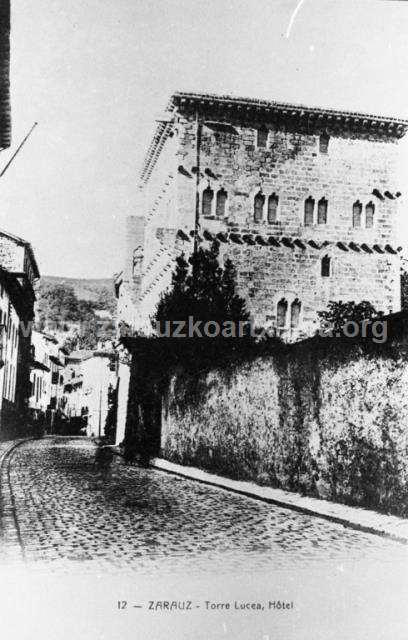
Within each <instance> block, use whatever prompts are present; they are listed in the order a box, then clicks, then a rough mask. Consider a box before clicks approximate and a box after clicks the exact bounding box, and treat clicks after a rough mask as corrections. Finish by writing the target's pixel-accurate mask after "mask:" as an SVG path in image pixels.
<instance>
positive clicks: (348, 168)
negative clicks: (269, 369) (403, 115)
mask: <svg viewBox="0 0 408 640" xmlns="http://www.w3.org/2000/svg"><path fill="white" fill-rule="evenodd" d="M222 117H223V116H219V118H220V119H222ZM224 119H225V122H226V123H227V124H228V127H227V128H226V130H222V129H221V130H220V128H219V127H218V128H217V126H213V125H211V124H210V125H209V126H206V125H203V127H202V135H201V145H200V176H199V192H200V198H201V200H200V233H201V237H202V236H203V231H204V230H205V229H207V230H209V231H210V232H211V233H213V234H214V235H216V234H218V233H226V232H235V233H240V234H243V235H245V234H251V235H252V237H253V238H256V236H257V235H260V236H262V237H263V238H264V239H265V240H266V242H265V244H268V242H267V240H268V238H271V237H274V238H276V239H278V240H280V239H282V238H287V239H289V240H295V239H296V240H298V241H299V240H300V241H301V242H303V245H304V246H302V247H301V246H295V247H292V248H290V247H286V246H282V245H281V246H258V245H256V246H251V245H250V244H248V243H246V242H244V243H242V244H234V243H232V242H229V243H224V244H223V243H221V254H222V256H223V257H224V258H225V257H227V256H228V257H230V258H231V259H232V260H233V262H234V264H235V266H236V269H237V272H238V285H239V291H240V293H241V295H243V296H244V297H245V298H246V300H247V303H248V308H249V310H250V311H251V314H252V316H253V317H254V319H255V321H256V322H257V323H258V324H260V325H268V324H272V325H274V324H276V313H277V301H278V300H280V299H282V298H285V300H287V301H288V303H289V307H290V304H291V302H292V301H293V300H296V299H298V300H300V302H301V318H300V320H301V326H300V328H299V329H298V330H296V331H295V333H296V332H297V333H298V334H300V335H301V334H303V333H306V334H310V333H312V332H313V330H314V328H315V326H316V321H317V312H318V311H319V310H323V309H324V308H325V307H326V306H327V303H328V301H329V300H345V301H349V300H354V301H356V302H359V301H361V300H368V301H369V302H371V303H372V304H373V305H374V306H375V307H376V308H377V309H378V310H381V311H384V312H386V313H388V312H392V311H396V310H398V309H399V308H400V286H399V276H400V273H399V272H400V265H399V259H398V256H397V255H396V248H397V245H398V238H397V231H396V229H397V225H396V221H397V217H398V212H399V207H400V203H401V199H400V198H399V197H398V196H397V195H396V194H398V193H399V188H400V186H401V185H400V184H399V183H398V175H399V174H398V168H399V162H400V144H399V141H398V140H397V139H396V138H393V137H389V136H387V135H383V136H380V135H378V134H375V133H371V132H370V130H369V129H368V130H367V131H365V132H362V133H357V132H355V131H352V130H350V131H341V130H336V129H335V128H334V129H333V130H332V131H329V133H330V139H329V145H328V152H327V153H321V152H320V150H319V134H320V133H321V132H320V131H319V130H318V128H317V129H316V130H315V131H314V132H307V131H301V132H299V131H296V130H293V128H292V129H290V128H289V127H288V126H286V124H285V122H277V123H276V122H275V123H273V122H269V123H266V126H267V128H268V141H267V146H266V148H258V147H257V129H258V127H260V126H261V123H260V122H259V123H258V122H251V123H248V122H244V121H241V122H240V121H238V120H235V121H230V120H228V117H227V116H226V115H225V116H224ZM203 120H205V118H204V117H203ZM263 124H265V123H263ZM196 138H197V124H196V121H195V117H194V115H193V114H191V115H189V114H188V113H182V114H179V120H178V123H177V126H176V127H175V129H174V135H173V137H172V138H169V139H168V140H167V141H166V142H165V144H164V147H163V150H162V151H161V153H160V155H159V158H158V161H157V163H156V165H155V167H154V169H153V171H152V173H151V175H150V177H149V179H148V180H147V181H146V183H145V184H144V185H143V186H142V194H143V196H142V205H141V211H140V213H141V214H143V215H144V216H145V250H144V258H143V273H142V284H141V291H142V293H141V300H140V306H139V311H138V313H139V316H140V322H141V324H143V323H144V324H145V325H146V324H148V321H147V319H148V317H149V316H150V315H152V313H154V310H155V306H156V304H157V301H158V298H159V295H160V293H161V292H162V291H163V290H164V289H165V288H166V287H167V286H168V285H169V283H170V280H171V271H172V268H173V265H174V258H175V256H176V255H177V254H178V253H179V252H180V251H181V250H184V251H185V252H186V253H187V254H189V253H190V252H191V251H192V245H193V243H192V241H190V242H187V241H184V242H180V239H179V238H177V230H178V229H183V230H184V232H185V233H186V234H187V235H189V234H190V232H191V231H192V230H193V229H194V220H195V202H196V175H197V167H196V165H197V148H196ZM208 186H210V187H211V189H212V190H213V191H214V201H215V197H216V193H217V191H218V190H219V189H221V188H223V189H225V191H226V192H227V194H228V197H227V203H226V210H225V216H224V217H221V218H217V217H216V215H215V207H213V211H212V214H214V215H211V216H205V217H204V216H203V215H202V192H203V190H204V189H205V188H207V187H208ZM259 190H262V193H263V194H264V195H265V198H266V202H267V198H268V195H270V194H272V193H274V194H276V195H277V196H278V198H279V205H278V210H277V220H276V222H272V223H268V221H267V211H266V208H267V205H266V204H265V207H264V215H263V219H262V220H261V221H260V222H255V221H254V197H255V195H256V193H258V192H259ZM373 190H378V192H379V193H380V194H382V195H381V197H378V196H375V195H373ZM386 191H387V192H389V193H390V194H391V195H392V197H386V196H384V195H383V194H384V193H385V192H386ZM309 196H311V197H313V198H314V200H315V219H314V224H313V225H311V226H305V225H304V203H305V199H306V198H308V197H309ZM321 198H326V199H327V202H328V209H327V223H326V224H317V218H316V216H317V203H318V201H319V200H320V199H321ZM357 200H359V201H360V203H361V204H362V207H363V214H362V220H363V223H362V227H361V228H354V227H353V225H352V210H353V203H354V202H356V201H357ZM370 202H371V203H372V204H373V205H374V207H375V212H374V226H373V228H365V227H364V210H365V206H366V205H367V204H368V203H370ZM309 241H313V242H314V243H315V246H312V247H311V246H309V245H308V244H307V243H308V242H309ZM338 242H341V243H343V244H344V245H346V248H345V249H344V248H343V249H341V248H339V247H338V246H337V243H338ZM350 243H356V244H357V245H358V246H357V248H352V249H351V248H350V247H349V244H350ZM252 244H253V243H252ZM362 244H364V245H365V247H366V248H367V249H361V245H362ZM375 245H376V246H378V247H379V248H380V251H378V252H377V251H376V250H375V249H373V247H374V246H375ZM387 245H388V246H390V247H391V249H392V251H390V252H387V251H384V247H385V246H387ZM326 255H327V256H328V257H330V259H331V273H330V277H328V278H325V277H322V276H321V260H322V258H323V257H324V256H326ZM280 332H281V334H282V335H283V336H289V334H293V333H294V332H293V331H291V330H290V314H288V318H287V326H286V327H284V328H283V329H282V330H280ZM291 337H296V336H294V335H291Z"/></svg>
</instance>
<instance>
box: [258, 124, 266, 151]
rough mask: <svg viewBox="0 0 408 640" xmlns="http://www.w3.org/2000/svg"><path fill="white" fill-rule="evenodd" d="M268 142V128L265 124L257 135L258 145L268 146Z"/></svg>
mask: <svg viewBox="0 0 408 640" xmlns="http://www.w3.org/2000/svg"><path fill="white" fill-rule="evenodd" d="M267 142H268V129H267V128H266V127H264V126H263V127H260V128H259V129H258V131H257V135H256V146H257V147H266V143H267Z"/></svg>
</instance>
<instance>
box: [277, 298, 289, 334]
mask: <svg viewBox="0 0 408 640" xmlns="http://www.w3.org/2000/svg"><path fill="white" fill-rule="evenodd" d="M287 313H288V303H287V301H286V300H285V298H282V299H281V300H279V302H278V308H277V314H276V318H277V325H278V327H280V328H282V327H286V316H287Z"/></svg>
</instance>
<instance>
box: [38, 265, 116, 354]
mask: <svg viewBox="0 0 408 640" xmlns="http://www.w3.org/2000/svg"><path fill="white" fill-rule="evenodd" d="M36 298H37V300H36V303H35V326H36V328H37V329H38V330H40V331H47V332H50V333H52V334H53V335H55V336H56V337H58V339H60V340H61V341H62V342H64V343H65V344H66V346H67V348H68V349H69V350H70V351H71V350H73V349H94V348H96V346H97V344H98V343H100V342H101V341H102V342H104V341H106V340H111V339H112V336H113V335H114V333H115V329H114V316H115V311H116V300H115V296H114V291H113V280H112V279H111V278H99V279H86V278H63V277H58V276H43V277H42V278H41V279H40V281H39V283H38V285H37V288H36ZM99 311H103V312H105V313H104V314H103V318H104V323H103V326H101V324H100V317H101V316H99V315H98V312H99ZM106 312H108V313H106Z"/></svg>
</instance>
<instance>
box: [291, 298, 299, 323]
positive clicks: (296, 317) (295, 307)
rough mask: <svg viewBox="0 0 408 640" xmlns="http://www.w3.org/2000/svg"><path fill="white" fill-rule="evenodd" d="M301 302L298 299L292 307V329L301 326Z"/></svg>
mask: <svg viewBox="0 0 408 640" xmlns="http://www.w3.org/2000/svg"><path fill="white" fill-rule="evenodd" d="M301 307H302V305H301V302H300V300H298V299H297V298H296V300H294V301H293V302H292V304H291V305H290V326H291V328H292V329H296V328H297V327H298V326H299V319H300V310H301Z"/></svg>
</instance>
